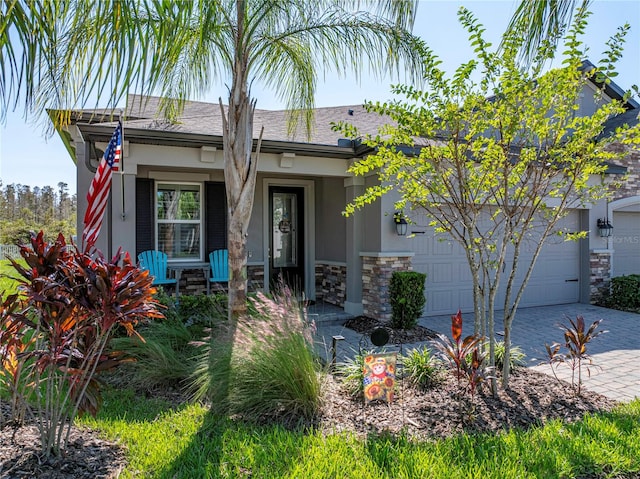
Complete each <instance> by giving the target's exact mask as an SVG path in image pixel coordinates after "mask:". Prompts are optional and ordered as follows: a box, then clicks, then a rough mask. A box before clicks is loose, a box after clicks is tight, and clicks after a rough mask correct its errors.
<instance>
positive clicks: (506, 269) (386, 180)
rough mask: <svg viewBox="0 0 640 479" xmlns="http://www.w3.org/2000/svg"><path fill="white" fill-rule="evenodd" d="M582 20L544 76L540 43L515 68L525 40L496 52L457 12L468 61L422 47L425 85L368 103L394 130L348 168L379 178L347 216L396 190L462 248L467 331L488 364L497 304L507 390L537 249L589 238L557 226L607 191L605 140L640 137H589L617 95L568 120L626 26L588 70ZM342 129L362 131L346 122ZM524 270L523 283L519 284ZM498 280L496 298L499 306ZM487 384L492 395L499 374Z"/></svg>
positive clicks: (547, 53) (546, 53) (511, 38)
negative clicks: (443, 60)
mask: <svg viewBox="0 0 640 479" xmlns="http://www.w3.org/2000/svg"><path fill="white" fill-rule="evenodd" d="M587 17H588V14H587V13H586V12H584V11H581V12H580V13H579V14H578V16H577V17H576V20H575V22H574V23H573V26H572V27H571V29H570V30H569V32H568V34H567V35H566V37H565V38H564V48H565V50H564V51H563V55H564V57H565V59H564V61H563V66H562V67H561V68H557V69H553V70H550V71H546V72H545V71H544V66H545V65H546V64H547V63H548V61H549V60H551V59H552V58H553V55H554V53H555V49H549V48H544V49H540V50H538V52H537V56H536V58H535V61H534V62H533V63H532V65H531V68H529V69H526V68H522V67H521V65H519V63H518V55H519V51H520V48H521V47H522V41H523V40H522V37H521V36H519V35H518V34H517V33H509V34H507V35H506V36H505V37H504V39H503V46H502V49H501V50H500V51H499V52H496V51H493V50H491V45H490V44H488V43H486V42H485V41H484V39H483V36H482V33H483V31H484V29H483V27H482V26H481V25H480V24H478V23H477V21H476V19H475V18H474V17H473V16H472V14H471V13H470V12H469V11H467V10H466V9H464V8H463V9H461V10H460V12H459V18H460V21H461V23H462V24H463V26H464V27H465V28H466V29H467V31H468V32H469V34H470V42H471V44H472V45H473V46H474V47H475V59H473V60H471V61H469V62H468V63H465V64H463V65H461V66H460V67H458V69H457V70H456V71H455V73H454V74H453V75H452V76H451V77H450V78H448V77H447V76H446V74H445V73H444V72H443V71H442V70H440V69H439V68H438V65H439V64H440V60H439V59H438V58H437V57H436V56H435V55H434V54H433V53H432V52H430V51H427V53H426V68H427V73H426V80H427V86H428V89H426V90H424V91H421V90H418V89H415V88H414V87H411V86H397V87H395V88H394V93H396V94H397V95H401V96H404V98H405V100H404V101H400V100H398V101H394V102H390V103H384V104H379V103H377V104H370V105H368V108H369V110H370V111H373V112H376V113H379V114H381V115H386V116H388V117H389V119H390V120H392V121H393V122H394V123H395V124H396V126H386V127H385V128H384V129H382V130H381V131H380V133H379V135H378V136H369V137H367V138H365V140H364V141H365V143H366V144H367V145H368V146H370V147H373V148H375V151H376V153H375V154H373V155H371V156H369V157H367V158H365V159H363V160H361V161H359V162H357V163H355V164H354V165H353V166H352V168H351V172H353V173H354V174H356V175H368V174H370V173H376V174H377V175H378V180H379V184H378V185H377V186H373V187H369V188H368V189H367V190H366V191H365V193H364V194H363V195H362V196H360V197H358V198H356V200H355V201H354V202H353V203H352V204H350V205H348V206H347V210H346V213H347V214H352V213H353V212H354V211H355V210H356V209H358V208H362V207H364V206H365V205H366V204H368V203H371V202H372V201H375V200H376V199H377V198H379V197H380V196H382V195H384V194H386V193H388V192H390V191H392V190H395V191H397V192H398V193H399V195H400V197H401V199H400V200H399V201H398V202H397V204H396V205H395V206H396V208H397V209H399V210H406V209H411V210H412V211H413V215H414V216H418V217H419V216H420V215H424V216H426V217H427V221H430V225H431V226H433V227H434V228H435V231H436V232H437V233H439V234H441V235H442V237H443V238H444V239H452V240H455V241H456V242H457V243H459V244H460V245H461V246H462V247H463V248H464V251H465V254H466V257H467V262H468V265H469V269H470V272H471V276H472V278H473V295H474V312H475V321H476V322H475V329H476V332H480V333H481V334H482V335H483V336H486V337H488V338H489V340H490V362H491V365H492V366H493V365H495V338H494V336H495V334H494V333H495V326H494V314H495V310H496V309H503V310H504V316H503V318H502V326H503V328H504V343H505V353H504V358H505V359H504V364H505V365H506V366H505V368H504V369H503V371H502V381H503V385H504V386H505V387H506V386H507V385H508V381H509V369H508V364H509V356H510V345H511V325H512V323H513V320H514V318H515V315H516V310H517V307H518V305H519V303H520V300H521V298H522V295H523V293H524V290H525V287H526V285H527V282H528V280H529V278H530V276H531V273H532V271H533V267H534V265H535V263H536V260H537V258H538V256H539V255H540V252H541V250H542V248H543V245H544V244H545V243H548V242H549V241H551V238H556V239H557V241H566V240H572V239H574V240H575V239H577V238H581V237H584V236H585V235H586V232H570V231H563V230H562V229H561V228H560V227H559V226H560V221H561V219H562V218H564V217H565V216H566V215H567V214H568V213H569V211H570V210H571V209H573V208H580V207H585V206H586V205H589V204H590V203H592V202H594V201H596V200H598V199H600V198H602V197H604V196H605V195H606V194H607V186H608V185H606V184H604V181H598V178H599V177H601V175H603V174H604V172H605V169H606V166H605V164H604V161H606V160H610V159H613V158H615V157H616V155H617V154H616V153H612V152H610V151H608V150H607V148H606V147H607V145H608V144H610V143H612V142H614V141H621V140H625V141H630V140H631V139H632V136H633V135H635V136H636V137H637V136H638V132H637V131H634V132H631V131H618V132H617V133H616V134H615V135H614V136H611V137H608V138H604V139H601V140H599V141H596V139H598V137H599V135H600V134H601V133H602V131H603V127H604V124H605V122H606V121H607V119H609V118H610V117H611V116H612V115H617V114H620V113H623V112H624V111H625V108H624V105H623V104H622V102H620V101H617V100H614V101H610V102H601V103H602V105H601V106H599V107H598V108H597V110H596V111H595V112H594V113H593V114H592V115H590V116H588V117H578V116H576V108H577V105H578V104H579V102H580V98H581V95H582V94H583V92H584V91H585V88H586V82H587V81H589V78H591V77H592V76H594V75H597V74H598V75H603V76H605V77H606V76H608V75H609V74H610V70H609V68H610V67H612V66H613V65H614V64H615V61H616V60H617V59H618V57H619V54H620V51H621V50H620V48H619V47H620V46H621V44H622V43H623V39H624V33H625V32H626V30H621V31H619V32H618V33H617V34H616V35H615V36H614V37H613V38H612V39H611V40H610V42H609V43H608V47H609V50H608V51H606V52H605V54H604V58H603V60H602V61H601V62H600V64H601V65H604V66H603V67H598V68H588V69H585V68H584V64H583V62H582V59H583V54H584V51H583V45H582V43H581V42H580V37H581V35H582V33H583V32H584V29H585V27H586V18H587ZM600 94H601V92H597V93H596V100H598V99H600ZM341 128H342V130H343V131H344V132H345V134H349V135H351V136H353V137H355V136H359V133H358V132H357V131H355V130H354V128H353V127H351V126H349V125H341ZM636 130H637V129H636ZM632 133H633V135H632ZM400 146H402V147H403V148H399V147H400ZM407 146H409V147H414V148H409V149H412V150H413V154H407V153H405V152H406V151H407V148H406V147H407ZM520 272H522V273H523V274H522V275H521V276H522V280H519V279H516V278H517V275H518V273H520ZM501 284H502V285H503V286H504V287H503V288H502V289H503V290H504V297H503V298H504V299H502V300H501V302H500V303H499V304H497V302H496V301H497V298H498V290H499V287H500V285H501ZM492 388H493V390H494V392H495V390H496V388H497V385H496V381H495V379H494V380H493V384H492Z"/></svg>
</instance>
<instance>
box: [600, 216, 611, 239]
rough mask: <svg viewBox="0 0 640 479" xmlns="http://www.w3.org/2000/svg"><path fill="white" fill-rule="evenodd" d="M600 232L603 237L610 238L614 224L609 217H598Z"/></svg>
mask: <svg viewBox="0 0 640 479" xmlns="http://www.w3.org/2000/svg"><path fill="white" fill-rule="evenodd" d="M598 234H599V235H600V237H601V238H608V237H609V236H611V235H612V234H613V225H612V224H611V223H609V220H608V219H607V218H604V219H599V218H598Z"/></svg>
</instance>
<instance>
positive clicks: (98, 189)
mask: <svg viewBox="0 0 640 479" xmlns="http://www.w3.org/2000/svg"><path fill="white" fill-rule="evenodd" d="M121 149H122V123H121V122H120V121H118V126H117V127H116V130H115V131H114V132H113V135H112V136H111V141H109V144H108V145H107V149H106V150H104V155H103V157H102V160H101V161H100V164H99V165H98V169H97V170H96V174H95V176H94V177H93V181H92V182H91V186H90V187H89V192H88V193H87V202H88V205H87V211H86V213H85V215H84V231H83V233H82V238H83V240H84V244H85V245H86V246H87V247H89V246H93V244H95V242H96V239H97V238H98V234H100V228H102V219H103V217H104V211H105V209H106V207H107V198H108V197H109V191H110V190H111V176H112V175H111V173H112V172H113V171H118V168H119V166H120V154H121Z"/></svg>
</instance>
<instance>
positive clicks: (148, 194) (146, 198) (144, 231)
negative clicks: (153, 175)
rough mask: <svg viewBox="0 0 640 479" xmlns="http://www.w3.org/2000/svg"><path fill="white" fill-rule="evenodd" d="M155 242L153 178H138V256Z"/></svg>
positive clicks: (153, 246) (153, 245)
mask: <svg viewBox="0 0 640 479" xmlns="http://www.w3.org/2000/svg"><path fill="white" fill-rule="evenodd" d="M155 243H156V242H155V225H154V218H153V180H150V179H148V178H136V257H137V256H138V255H139V254H140V253H141V252H143V251H147V250H150V249H155Z"/></svg>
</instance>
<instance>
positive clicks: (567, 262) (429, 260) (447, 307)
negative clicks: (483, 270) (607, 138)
mask: <svg viewBox="0 0 640 479" xmlns="http://www.w3.org/2000/svg"><path fill="white" fill-rule="evenodd" d="M578 225H579V215H578V212H577V211H574V212H571V214H570V215H569V216H567V217H566V218H564V219H563V220H562V222H561V225H560V227H561V228H565V229H567V230H568V231H578ZM439 238H440V239H438V237H436V236H435V235H434V234H433V230H431V229H430V228H426V231H425V234H421V235H418V236H415V237H414V238H408V239H407V241H408V242H409V244H410V245H411V246H410V248H411V249H412V250H413V252H414V253H415V256H414V257H413V268H414V270H416V271H420V272H422V273H426V274H427V280H426V284H425V296H426V299H427V303H426V305H425V315H427V316H434V315H440V314H453V313H455V312H456V311H457V310H458V309H461V310H462V311H463V312H470V311H473V287H472V278H471V273H470V272H469V266H468V264H467V259H466V256H465V253H464V250H463V249H462V247H461V246H460V245H459V244H458V243H457V242H455V241H453V240H443V239H442V238H443V237H442V236H440V237H439ZM534 246H535V245H534V243H533V242H532V243H530V244H528V245H525V248H524V251H522V252H521V260H520V261H521V262H520V265H521V268H519V271H518V274H517V276H516V282H517V283H520V282H521V281H522V279H523V277H524V274H525V272H526V269H525V268H526V267H525V264H527V263H528V261H529V260H530V258H531V255H532V252H533V248H534ZM503 281H504V280H503ZM503 294H504V284H503V287H502V288H501V291H499V293H498V297H497V298H496V299H497V304H496V308H497V309H502V305H503V304H502V303H503V301H504V300H503V297H504V296H503ZM579 295H580V241H562V240H559V239H555V238H550V239H548V241H547V243H546V244H545V246H544V247H543V250H542V252H541V254H540V256H539V258H538V261H537V263H536V265H535V267H534V270H533V273H532V276H531V278H530V280H529V283H528V285H527V288H526V290H525V293H524V296H523V298H522V301H521V303H520V306H546V305H553V304H565V303H575V302H578V301H579Z"/></svg>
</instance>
